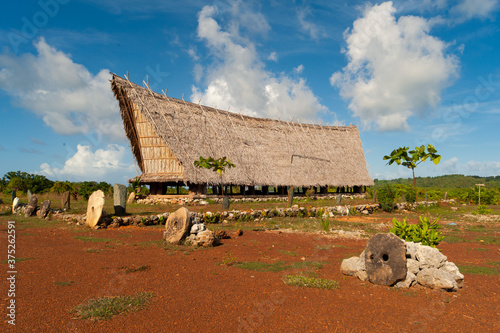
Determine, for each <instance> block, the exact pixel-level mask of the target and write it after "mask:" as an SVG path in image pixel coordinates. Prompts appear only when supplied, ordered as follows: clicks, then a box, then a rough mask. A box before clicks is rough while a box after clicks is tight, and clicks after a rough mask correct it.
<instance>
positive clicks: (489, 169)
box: [467, 161, 500, 176]
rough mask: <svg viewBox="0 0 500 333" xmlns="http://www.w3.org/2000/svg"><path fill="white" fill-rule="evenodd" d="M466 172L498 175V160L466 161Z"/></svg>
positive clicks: (499, 169) (499, 171) (499, 163)
mask: <svg viewBox="0 0 500 333" xmlns="http://www.w3.org/2000/svg"><path fill="white" fill-rule="evenodd" d="M467 170H468V172H467V174H469V175H478V176H498V175H500V161H499V162H497V161H485V162H478V161H469V162H467Z"/></svg>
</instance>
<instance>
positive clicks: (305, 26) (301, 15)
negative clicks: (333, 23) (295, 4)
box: [297, 8, 321, 39]
mask: <svg viewBox="0 0 500 333" xmlns="http://www.w3.org/2000/svg"><path fill="white" fill-rule="evenodd" d="M310 14H311V10H310V9H309V8H304V9H300V10H298V11H297V18H298V19H299V24H300V27H301V28H302V30H303V31H304V32H305V33H307V34H308V35H309V37H311V38H312V39H319V37H320V34H321V29H320V28H319V27H318V26H317V25H316V24H314V23H312V22H310V21H308V20H307V16H309V15H310Z"/></svg>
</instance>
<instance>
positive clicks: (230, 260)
mask: <svg viewBox="0 0 500 333" xmlns="http://www.w3.org/2000/svg"><path fill="white" fill-rule="evenodd" d="M237 262H238V260H237V259H236V258H235V257H234V255H233V254H232V253H227V254H226V255H225V256H224V258H222V261H221V262H219V263H217V265H223V266H232V265H234V264H235V263H237Z"/></svg>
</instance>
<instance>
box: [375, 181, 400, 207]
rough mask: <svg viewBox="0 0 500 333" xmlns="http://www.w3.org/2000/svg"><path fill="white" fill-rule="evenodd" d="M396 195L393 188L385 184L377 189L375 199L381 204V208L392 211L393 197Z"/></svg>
mask: <svg viewBox="0 0 500 333" xmlns="http://www.w3.org/2000/svg"><path fill="white" fill-rule="evenodd" d="M395 197H396V192H395V191H394V188H393V187H392V186H391V185H389V184H387V185H386V186H384V187H382V188H381V189H379V190H378V191H377V201H378V202H379V203H380V206H382V210H384V211H386V212H392V211H393V210H394V198H395Z"/></svg>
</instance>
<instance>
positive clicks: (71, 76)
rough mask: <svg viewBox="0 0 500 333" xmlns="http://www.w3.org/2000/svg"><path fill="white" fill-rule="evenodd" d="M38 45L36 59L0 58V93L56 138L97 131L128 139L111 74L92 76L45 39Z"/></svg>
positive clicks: (19, 57) (0, 56)
mask: <svg viewBox="0 0 500 333" xmlns="http://www.w3.org/2000/svg"><path fill="white" fill-rule="evenodd" d="M34 45H35V48H36V51H37V54H36V55H34V54H30V53H28V54H23V55H20V56H16V55H13V54H1V55H0V89H2V90H4V91H5V92H7V94H8V95H9V96H10V97H11V98H12V99H13V101H14V103H15V104H17V105H19V106H21V107H23V108H25V109H27V110H29V111H31V112H33V113H34V114H35V115H37V116H39V117H42V119H43V121H44V122H45V124H47V126H49V127H51V128H52V129H53V130H54V131H55V132H56V133H58V134H63V135H72V134H88V133H91V132H95V133H98V134H99V135H107V136H109V137H110V138H112V139H115V140H116V139H120V140H121V139H124V138H125V135H124V131H123V125H122V122H121V120H120V116H119V112H118V103H117V102H116V100H115V98H114V97H113V94H112V92H111V88H110V84H109V79H110V78H111V77H110V74H109V71H108V70H105V69H103V70H101V71H100V72H99V73H98V74H97V75H92V74H91V73H90V72H89V71H88V70H87V68H85V67H84V66H82V65H80V64H77V63H75V62H73V60H71V57H70V56H69V55H68V54H65V53H63V52H61V51H58V50H56V49H55V48H53V47H51V46H49V45H48V44H47V43H46V42H45V39H43V38H41V39H40V40H38V41H37V42H35V43H34Z"/></svg>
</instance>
